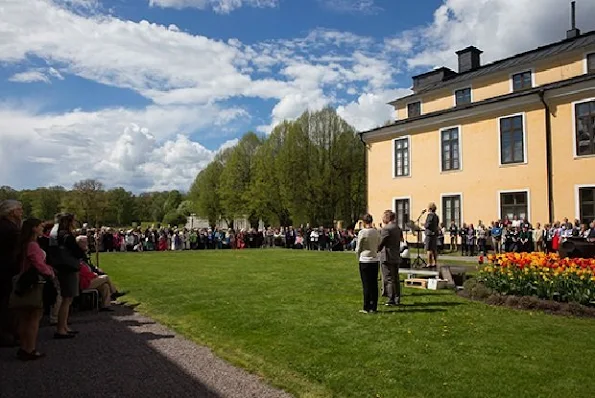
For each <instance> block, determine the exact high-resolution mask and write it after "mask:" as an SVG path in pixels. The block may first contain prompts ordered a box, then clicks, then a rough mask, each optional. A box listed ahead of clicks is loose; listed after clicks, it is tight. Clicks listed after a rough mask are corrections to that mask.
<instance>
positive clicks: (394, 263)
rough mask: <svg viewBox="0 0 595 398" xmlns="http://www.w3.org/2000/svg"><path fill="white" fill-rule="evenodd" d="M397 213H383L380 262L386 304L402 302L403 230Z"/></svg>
mask: <svg viewBox="0 0 595 398" xmlns="http://www.w3.org/2000/svg"><path fill="white" fill-rule="evenodd" d="M396 218H397V217H396V214H395V213H394V212H393V211H391V210H386V211H385V212H384V214H383V215H382V223H383V228H382V231H381V232H380V244H379V245H378V252H380V264H381V267H382V268H381V269H382V283H383V287H384V289H383V291H384V292H385V293H386V296H387V298H388V301H387V302H386V304H385V305H398V304H400V302H401V286H400V284H399V264H400V263H401V242H402V241H403V231H402V230H401V228H399V226H398V225H397V223H396Z"/></svg>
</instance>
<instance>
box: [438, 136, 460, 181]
mask: <svg viewBox="0 0 595 398" xmlns="http://www.w3.org/2000/svg"><path fill="white" fill-rule="evenodd" d="M450 129H457V131H458V133H459V134H458V136H459V138H458V141H459V168H458V169H453V170H442V132H443V131H445V130H450ZM462 133H463V126H462V125H457V126H450V127H444V128H441V129H439V130H438V160H439V161H440V164H439V168H438V170H440V173H456V172H458V171H463V144H462V142H463V137H462V136H463V134H462Z"/></svg>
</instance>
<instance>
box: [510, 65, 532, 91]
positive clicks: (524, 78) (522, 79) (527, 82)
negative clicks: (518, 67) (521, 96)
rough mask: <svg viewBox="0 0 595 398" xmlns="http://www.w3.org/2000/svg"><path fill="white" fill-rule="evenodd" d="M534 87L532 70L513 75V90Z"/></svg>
mask: <svg viewBox="0 0 595 398" xmlns="http://www.w3.org/2000/svg"><path fill="white" fill-rule="evenodd" d="M532 87H533V76H532V73H531V71H530V70H528V71H526V72H521V73H516V74H514V75H512V91H521V90H526V89H528V88H532Z"/></svg>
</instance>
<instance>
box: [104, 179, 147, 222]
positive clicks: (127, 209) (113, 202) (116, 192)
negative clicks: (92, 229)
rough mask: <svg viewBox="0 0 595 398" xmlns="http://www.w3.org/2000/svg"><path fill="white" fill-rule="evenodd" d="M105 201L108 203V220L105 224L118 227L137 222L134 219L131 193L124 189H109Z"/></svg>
mask: <svg viewBox="0 0 595 398" xmlns="http://www.w3.org/2000/svg"><path fill="white" fill-rule="evenodd" d="M106 199H107V202H108V203H109V210H108V212H107V214H106V215H107V216H109V218H108V219H106V220H104V221H105V222H106V223H108V224H111V225H116V226H119V227H124V226H129V225H132V222H133V221H139V219H138V218H136V214H135V206H134V198H133V195H132V193H131V192H128V191H126V190H125V189H124V188H121V187H119V188H115V189H111V190H109V191H108V192H107V193H106Z"/></svg>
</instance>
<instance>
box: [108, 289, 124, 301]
mask: <svg viewBox="0 0 595 398" xmlns="http://www.w3.org/2000/svg"><path fill="white" fill-rule="evenodd" d="M126 294H128V292H125V291H124V292H116V293H114V294H112V295H111V298H112V301H114V300H116V299H118V297H122V296H126Z"/></svg>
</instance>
